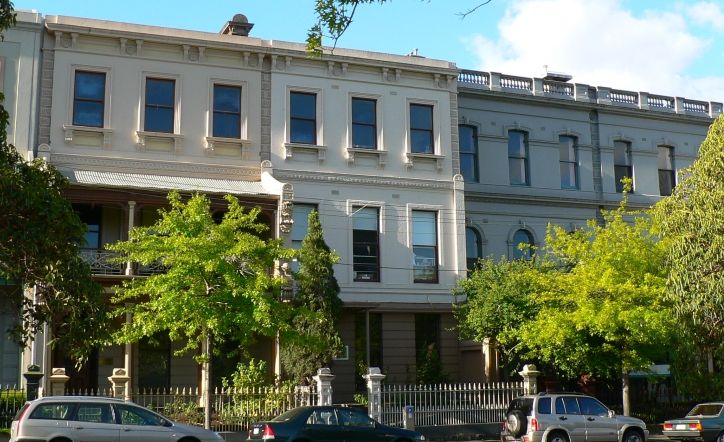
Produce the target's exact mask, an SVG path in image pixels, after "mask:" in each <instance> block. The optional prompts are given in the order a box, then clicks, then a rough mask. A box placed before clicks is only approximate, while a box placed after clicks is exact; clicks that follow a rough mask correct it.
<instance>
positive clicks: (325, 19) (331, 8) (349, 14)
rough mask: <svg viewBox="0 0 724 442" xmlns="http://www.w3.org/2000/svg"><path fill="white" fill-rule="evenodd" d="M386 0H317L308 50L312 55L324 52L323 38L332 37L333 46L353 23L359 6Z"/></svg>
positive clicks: (308, 39)
mask: <svg viewBox="0 0 724 442" xmlns="http://www.w3.org/2000/svg"><path fill="white" fill-rule="evenodd" d="M385 1H386V0H316V1H315V4H314V13H315V14H316V16H317V23H315V24H314V25H313V26H312V27H311V28H310V29H309V31H308V32H307V52H309V53H310V54H312V55H317V56H319V55H321V54H322V39H323V37H325V36H326V37H329V38H331V39H332V41H333V44H332V47H333V49H334V47H336V46H337V40H339V38H340V37H341V36H342V34H344V32H345V31H346V30H347V28H348V27H349V25H350V24H351V23H352V19H353V18H354V14H355V12H356V11H357V7H358V6H359V5H361V4H370V3H380V4H382V3H384V2H385Z"/></svg>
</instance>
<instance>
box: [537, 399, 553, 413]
mask: <svg viewBox="0 0 724 442" xmlns="http://www.w3.org/2000/svg"><path fill="white" fill-rule="evenodd" d="M538 413H540V414H551V398H549V397H542V398H539V399H538Z"/></svg>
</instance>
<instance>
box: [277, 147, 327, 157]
mask: <svg viewBox="0 0 724 442" xmlns="http://www.w3.org/2000/svg"><path fill="white" fill-rule="evenodd" d="M295 151H297V152H317V159H318V160H319V161H324V159H325V158H326V155H327V146H321V145H317V144H300V143H284V158H287V159H289V158H293V157H294V152H295Z"/></svg>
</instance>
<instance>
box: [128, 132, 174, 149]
mask: <svg viewBox="0 0 724 442" xmlns="http://www.w3.org/2000/svg"><path fill="white" fill-rule="evenodd" d="M136 136H137V137H138V140H137V142H136V147H138V149H139V150H145V149H146V142H147V141H148V140H153V139H156V140H172V141H173V150H174V151H178V150H179V149H180V148H181V144H182V142H183V139H184V136H183V135H181V134H172V133H166V132H147V131H145V130H137V131H136Z"/></svg>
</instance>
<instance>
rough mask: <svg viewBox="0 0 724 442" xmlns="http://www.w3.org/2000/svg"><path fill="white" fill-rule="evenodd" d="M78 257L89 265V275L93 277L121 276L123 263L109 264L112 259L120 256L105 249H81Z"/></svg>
mask: <svg viewBox="0 0 724 442" xmlns="http://www.w3.org/2000/svg"><path fill="white" fill-rule="evenodd" d="M80 255H81V257H82V258H83V260H84V261H85V262H87V263H88V265H90V268H91V273H93V274H94V275H123V274H125V270H126V265H125V264H123V263H116V262H111V261H112V259H113V258H118V256H120V255H119V254H118V253H116V252H111V251H108V250H105V249H81V251H80Z"/></svg>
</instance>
